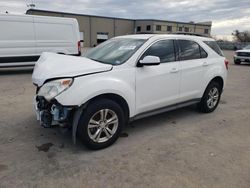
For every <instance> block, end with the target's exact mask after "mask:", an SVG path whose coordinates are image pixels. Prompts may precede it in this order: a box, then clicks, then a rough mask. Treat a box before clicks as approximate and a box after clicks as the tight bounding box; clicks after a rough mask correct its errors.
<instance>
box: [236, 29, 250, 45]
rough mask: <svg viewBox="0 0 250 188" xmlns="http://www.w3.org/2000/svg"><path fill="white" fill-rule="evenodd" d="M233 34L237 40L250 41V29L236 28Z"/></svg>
mask: <svg viewBox="0 0 250 188" xmlns="http://www.w3.org/2000/svg"><path fill="white" fill-rule="evenodd" d="M232 35H233V36H234V39H235V40H236V41H237V42H250V32H249V31H241V32H240V31H239V30H235V31H234V32H233V33H232Z"/></svg>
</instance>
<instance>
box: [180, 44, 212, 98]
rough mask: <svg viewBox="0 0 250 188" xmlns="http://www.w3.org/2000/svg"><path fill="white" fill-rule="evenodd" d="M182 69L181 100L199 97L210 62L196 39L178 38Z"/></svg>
mask: <svg viewBox="0 0 250 188" xmlns="http://www.w3.org/2000/svg"><path fill="white" fill-rule="evenodd" d="M177 41H178V44H179V58H180V69H181V76H180V77H181V81H180V101H182V102H184V101H189V100H191V99H198V98H199V97H200V96H199V95H200V92H201V90H202V88H203V87H202V84H203V80H204V74H205V72H206V69H207V66H208V62H207V53H206V51H205V50H204V49H203V48H202V47H201V46H200V45H199V44H198V43H197V42H195V41H192V40H177Z"/></svg>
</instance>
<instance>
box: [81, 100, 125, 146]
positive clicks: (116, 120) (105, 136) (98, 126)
mask: <svg viewBox="0 0 250 188" xmlns="http://www.w3.org/2000/svg"><path fill="white" fill-rule="evenodd" d="M109 120H110V121H111V120H112V121H111V123H108V121H109ZM124 125H125V116H124V112H123V110H122V108H121V107H120V105H118V104H117V103H116V102H114V101H112V100H109V99H98V100H96V101H93V102H91V103H90V104H89V105H88V106H87V108H86V109H85V110H84V111H83V113H82V115H81V117H80V119H79V123H78V127H77V136H78V137H79V138H80V139H81V141H82V142H83V144H84V145H85V146H86V147H87V148H89V149H92V150H97V149H103V148H106V147H108V146H110V145H112V144H113V143H114V142H115V141H116V140H117V139H118V138H119V136H120V133H121V131H122V129H123V127H124Z"/></svg>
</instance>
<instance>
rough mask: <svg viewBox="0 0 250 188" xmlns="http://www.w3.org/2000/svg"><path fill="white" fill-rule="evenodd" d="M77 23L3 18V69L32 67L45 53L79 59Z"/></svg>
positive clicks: (0, 64) (0, 29) (0, 25)
mask: <svg viewBox="0 0 250 188" xmlns="http://www.w3.org/2000/svg"><path fill="white" fill-rule="evenodd" d="M80 49H81V48H80V34H79V26H78V22H77V20H76V19H71V18H57V17H47V16H30V15H8V14H2V15H0V67H17V66H32V65H34V64H35V62H36V61H37V60H38V58H39V57H40V55H41V54H42V52H55V53H60V54H70V55H80Z"/></svg>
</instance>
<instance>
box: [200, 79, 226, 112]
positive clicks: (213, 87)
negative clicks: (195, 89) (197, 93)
mask: <svg viewBox="0 0 250 188" xmlns="http://www.w3.org/2000/svg"><path fill="white" fill-rule="evenodd" d="M221 91H222V88H221V86H220V84H218V83H217V82H211V83H210V84H209V85H208V87H207V89H206V90H205V92H204V95H203V97H202V99H201V101H200V103H199V104H198V107H199V110H200V111H201V112H204V113H210V112H213V111H214V110H215V109H216V108H217V106H218V104H219V102H220V97H221Z"/></svg>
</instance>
